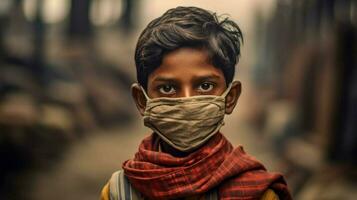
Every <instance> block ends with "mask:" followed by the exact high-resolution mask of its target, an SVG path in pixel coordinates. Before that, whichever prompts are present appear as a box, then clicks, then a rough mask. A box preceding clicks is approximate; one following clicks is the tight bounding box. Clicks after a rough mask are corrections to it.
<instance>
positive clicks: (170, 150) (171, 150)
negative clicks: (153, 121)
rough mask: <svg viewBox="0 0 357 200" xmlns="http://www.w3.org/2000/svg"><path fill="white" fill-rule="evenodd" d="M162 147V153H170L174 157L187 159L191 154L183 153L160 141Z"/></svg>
mask: <svg viewBox="0 0 357 200" xmlns="http://www.w3.org/2000/svg"><path fill="white" fill-rule="evenodd" d="M159 144H160V147H161V151H162V152H164V153H168V154H170V155H172V156H174V157H186V156H188V155H189V154H190V153H191V152H183V151H180V150H177V149H175V148H173V147H172V146H171V145H169V144H167V143H166V142H165V141H164V140H161V139H160V143H159Z"/></svg>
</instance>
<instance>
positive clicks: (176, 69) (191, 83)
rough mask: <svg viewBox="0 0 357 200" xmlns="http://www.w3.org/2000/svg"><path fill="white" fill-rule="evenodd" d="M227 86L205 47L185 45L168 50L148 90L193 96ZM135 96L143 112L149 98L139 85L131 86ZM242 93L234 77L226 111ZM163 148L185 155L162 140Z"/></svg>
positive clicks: (159, 94) (156, 93)
mask: <svg viewBox="0 0 357 200" xmlns="http://www.w3.org/2000/svg"><path fill="white" fill-rule="evenodd" d="M226 88H227V85H226V82H225V77H224V74H223V72H222V70H221V69H219V68H217V67H215V66H213V65H212V64H211V63H210V62H209V58H208V55H207V53H206V52H205V51H204V50H202V49H194V48H188V47H183V48H180V49H177V50H175V51H172V52H170V53H168V54H166V55H165V56H164V58H163V60H162V64H161V65H160V66H159V67H158V68H157V69H155V70H154V71H153V72H152V73H151V74H150V75H149V77H148V86H147V91H146V93H147V94H148V96H149V97H150V98H158V97H172V98H175V97H190V96H196V95H221V94H222V93H223V92H224V91H225V90H226ZM131 92H132V96H133V99H134V101H135V104H136V107H137V108H138V111H139V112H140V114H141V115H142V116H143V115H144V111H145V106H146V98H145V96H144V93H143V92H142V90H141V88H140V86H138V85H134V86H133V87H132V91H131ZM240 94H241V83H240V82H239V81H234V82H233V83H232V88H231V90H230V92H229V93H228V94H227V96H226V111H225V113H226V114H231V113H232V112H233V110H234V108H235V106H236V104H237V102H238V98H239V96H240ZM160 144H161V146H162V151H164V152H166V153H170V154H171V155H173V156H186V155H187V154H188V153H190V152H181V151H179V150H177V149H174V148H173V147H171V146H170V145H168V144H167V143H165V142H164V141H161V143H160Z"/></svg>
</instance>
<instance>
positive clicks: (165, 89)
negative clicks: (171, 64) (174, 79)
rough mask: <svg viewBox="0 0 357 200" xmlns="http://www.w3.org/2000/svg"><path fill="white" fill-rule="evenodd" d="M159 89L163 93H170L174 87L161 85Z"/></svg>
mask: <svg viewBox="0 0 357 200" xmlns="http://www.w3.org/2000/svg"><path fill="white" fill-rule="evenodd" d="M159 91H160V93H162V94H164V95H170V94H174V93H175V88H174V87H173V86H172V85H161V86H159Z"/></svg>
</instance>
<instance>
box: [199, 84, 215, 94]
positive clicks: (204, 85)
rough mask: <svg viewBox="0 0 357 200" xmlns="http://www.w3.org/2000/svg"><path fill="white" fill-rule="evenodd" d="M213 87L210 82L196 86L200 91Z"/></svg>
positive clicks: (209, 89)
mask: <svg viewBox="0 0 357 200" xmlns="http://www.w3.org/2000/svg"><path fill="white" fill-rule="evenodd" d="M212 89H213V84H212V83H202V84H200V85H199V86H198V90H199V91H201V92H208V91H211V90H212Z"/></svg>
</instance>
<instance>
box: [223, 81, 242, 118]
mask: <svg viewBox="0 0 357 200" xmlns="http://www.w3.org/2000/svg"><path fill="white" fill-rule="evenodd" d="M241 92H242V85H241V83H240V82H239V81H234V82H233V83H232V87H231V90H230V91H229V93H228V94H227V96H226V114H231V113H232V112H233V110H234V107H235V106H236V105H237V102H238V99H239V96H240V94H241Z"/></svg>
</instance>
